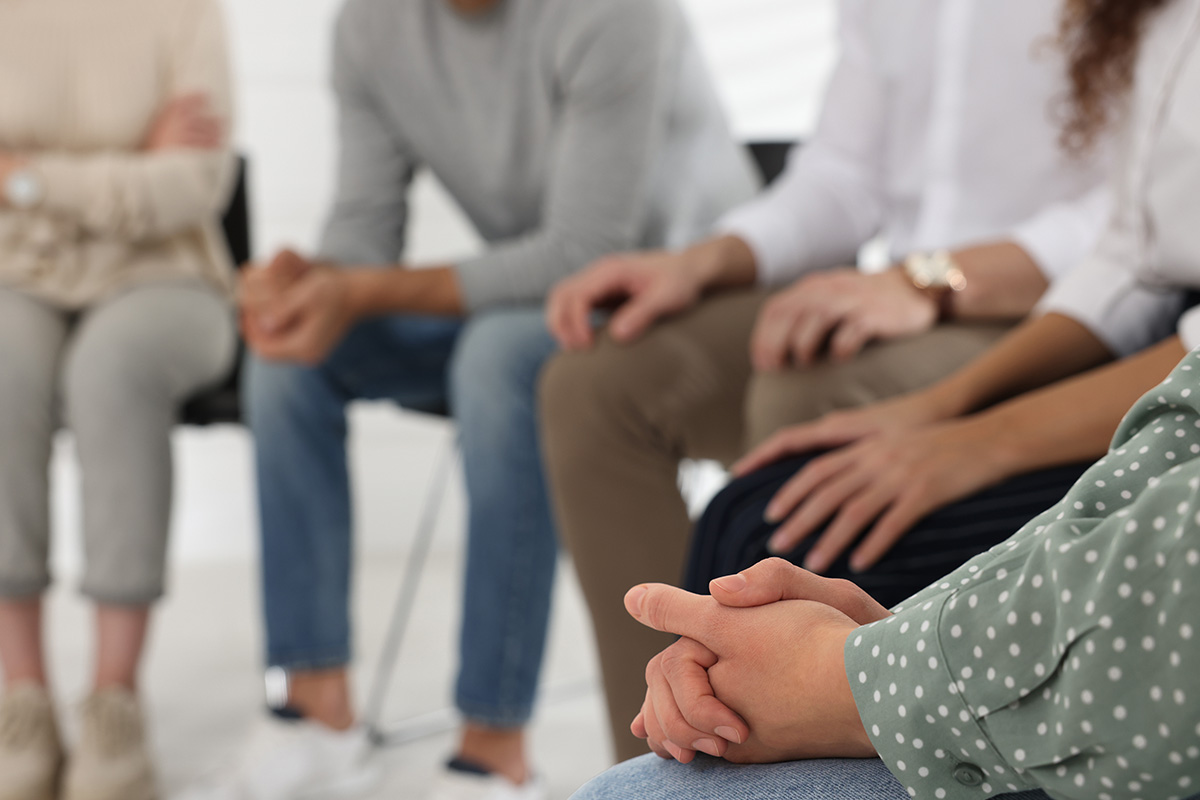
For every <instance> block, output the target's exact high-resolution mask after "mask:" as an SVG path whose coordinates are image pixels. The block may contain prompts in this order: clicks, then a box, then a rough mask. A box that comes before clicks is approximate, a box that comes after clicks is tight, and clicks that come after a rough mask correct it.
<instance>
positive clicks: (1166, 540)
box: [846, 353, 1200, 800]
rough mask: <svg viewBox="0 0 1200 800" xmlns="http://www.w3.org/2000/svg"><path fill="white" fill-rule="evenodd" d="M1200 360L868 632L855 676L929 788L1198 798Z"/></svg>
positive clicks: (905, 772) (978, 793)
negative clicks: (1023, 519)
mask: <svg viewBox="0 0 1200 800" xmlns="http://www.w3.org/2000/svg"><path fill="white" fill-rule="evenodd" d="M1198 374H1200V358H1198V357H1197V355H1196V354H1195V353H1193V354H1191V355H1189V356H1188V357H1187V358H1186V359H1185V360H1184V361H1183V362H1182V363H1181V365H1180V366H1179V367H1178V368H1177V369H1176V371H1175V372H1174V373H1173V374H1172V376H1171V377H1170V378H1168V379H1167V381H1166V382H1165V383H1164V384H1163V385H1161V386H1160V387H1158V388H1157V389H1156V390H1154V391H1152V392H1151V393H1150V394H1149V395H1147V396H1146V397H1145V398H1143V399H1142V400H1141V401H1140V402H1139V403H1138V405H1137V406H1135V408H1134V409H1133V410H1132V411H1131V412H1130V414H1129V415H1128V416H1127V417H1126V419H1125V421H1124V423H1123V424H1122V427H1121V430H1120V431H1119V432H1118V434H1117V436H1116V438H1115V440H1114V445H1113V448H1112V450H1111V451H1110V452H1109V454H1108V455H1107V456H1106V457H1105V458H1104V459H1102V460H1101V461H1099V462H1098V463H1097V464H1095V465H1094V466H1093V467H1092V468H1091V469H1090V470H1089V471H1088V472H1087V473H1086V474H1085V475H1084V476H1083V477H1082V478H1081V479H1080V480H1079V482H1078V483H1077V484H1076V485H1075V486H1074V487H1073V488H1072V490H1071V491H1070V492H1069V493H1068V494H1067V496H1066V497H1065V498H1064V499H1063V500H1062V501H1061V502H1060V503H1059V504H1058V505H1057V506H1055V507H1054V508H1052V509H1050V510H1049V511H1047V512H1045V513H1044V514H1042V515H1041V516H1039V517H1038V518H1036V519H1034V520H1033V521H1032V522H1030V523H1029V524H1028V525H1026V526H1025V527H1024V528H1022V529H1021V531H1019V532H1018V533H1017V534H1016V535H1015V536H1014V537H1013V538H1012V539H1010V540H1009V541H1007V542H1005V543H1003V544H1001V545H998V546H997V547H995V548H993V549H992V550H991V551H989V552H988V553H985V554H983V555H981V556H979V557H978V558H976V559H974V560H972V561H971V562H969V563H967V564H966V565H964V566H963V567H962V568H961V569H959V570H958V571H956V572H954V573H953V574H951V575H950V576H949V577H947V578H946V579H945V580H944V581H942V582H941V583H939V584H937V585H935V586H931V587H929V588H928V589H926V590H925V591H924V592H922V593H920V594H918V595H917V596H915V597H914V598H912V599H911V600H910V601H909V602H907V603H905V604H904V605H903V607H901V608H899V609H897V613H896V614H895V615H894V616H893V617H889V618H888V619H886V620H883V621H881V622H878V623H875V624H873V625H870V626H867V627H864V628H863V629H861V630H860V631H859V632H858V633H856V634H855V635H853V636H851V637H850V640H849V641H848V642H847V646H846V666H847V673H848V675H849V677H850V681H851V684H852V686H853V687H854V692H855V699H856V701H857V704H858V708H859V712H860V714H861V716H862V719H863V721H864V723H865V724H866V727H867V730H868V732H869V733H870V735H871V737H872V740H873V742H874V743H875V746H876V749H877V750H878V751H879V753H880V755H881V757H882V758H883V759H884V761H885V762H886V763H887V764H888V767H889V768H890V769H891V770H892V772H893V773H894V774H895V775H896V777H897V778H898V779H899V780H900V781H901V782H902V783H904V784H905V786H906V787H908V790H909V793H910V794H911V795H912V796H913V797H917V798H925V797H928V798H938V799H939V800H940V799H941V798H952V799H955V800H957V799H958V798H963V799H964V800H965V799H966V798H983V797H991V796H994V795H998V794H1004V793H1008V792H1013V791H1018V790H1026V789H1042V790H1044V791H1046V792H1047V793H1048V794H1050V795H1051V796H1052V797H1055V798H1079V799H1080V800H1083V798H1089V799H1094V798H1101V800H1112V799H1113V798H1137V797H1146V798H1149V797H1156V798H1168V797H1171V798H1182V797H1190V796H1192V795H1193V794H1195V793H1196V792H1197V791H1200V724H1198V723H1200V718H1198V717H1197V716H1196V713H1195V709H1196V701H1197V698H1200V636H1197V628H1198V627H1200V618H1198V617H1197V613H1196V609H1197V608H1200V403H1198V402H1197V401H1198V400H1200V396H1198V394H1197V393H1198V392H1200V388H1195V387H1197V380H1196V377H1197V375H1198Z"/></svg>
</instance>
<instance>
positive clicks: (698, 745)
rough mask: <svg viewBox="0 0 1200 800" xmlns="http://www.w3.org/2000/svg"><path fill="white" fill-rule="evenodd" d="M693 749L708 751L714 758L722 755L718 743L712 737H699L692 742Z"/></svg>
mask: <svg viewBox="0 0 1200 800" xmlns="http://www.w3.org/2000/svg"><path fill="white" fill-rule="evenodd" d="M692 749H693V750H699V751H700V752H701V753H708V754H709V755H710V756H712V757H713V758H720V757H721V751H720V750H718V749H717V743H716V742H714V741H713V740H712V739H697V740H696V741H694V742H692Z"/></svg>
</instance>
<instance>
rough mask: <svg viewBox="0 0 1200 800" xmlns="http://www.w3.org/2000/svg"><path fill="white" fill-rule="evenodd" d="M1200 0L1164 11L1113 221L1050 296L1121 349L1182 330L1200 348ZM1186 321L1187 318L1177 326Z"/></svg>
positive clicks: (1129, 124)
mask: <svg viewBox="0 0 1200 800" xmlns="http://www.w3.org/2000/svg"><path fill="white" fill-rule="evenodd" d="M1198 44H1200V0H1176V2H1175V3H1173V4H1171V5H1169V6H1167V7H1166V8H1165V9H1164V10H1162V11H1160V12H1159V14H1158V16H1157V17H1156V18H1155V20H1154V25H1153V26H1152V27H1151V28H1150V29H1149V30H1148V33H1147V36H1146V40H1145V41H1144V42H1143V43H1142V49H1141V58H1140V60H1139V62H1138V68H1137V76H1136V80H1135V86H1134V92H1133V98H1132V100H1131V103H1130V112H1131V113H1130V115H1129V117H1128V119H1127V121H1126V124H1125V130H1124V135H1123V137H1122V144H1123V147H1122V152H1121V154H1120V155H1119V156H1118V168H1117V169H1116V170H1115V172H1114V191H1113V197H1114V203H1115V208H1114V210H1113V215H1112V218H1111V220H1110V222H1109V225H1108V228H1107V230H1106V231H1105V232H1104V234H1103V235H1102V237H1101V239H1100V243H1099V244H1098V245H1097V247H1096V249H1095V251H1094V252H1093V253H1092V255H1091V256H1089V257H1088V258H1087V259H1085V260H1084V261H1083V262H1081V263H1080V264H1079V265H1078V266H1077V267H1076V268H1075V269H1074V270H1073V271H1072V272H1071V273H1070V274H1069V275H1068V276H1067V277H1066V278H1064V279H1063V280H1062V281H1060V282H1059V283H1058V284H1056V285H1055V286H1054V287H1053V288H1052V289H1051V291H1050V292H1048V293H1047V295H1046V297H1045V298H1044V299H1043V301H1042V304H1041V309H1042V310H1043V311H1055V312H1058V313H1060V314H1065V315H1067V316H1069V317H1072V318H1073V319H1076V320H1078V321H1079V322H1081V323H1083V324H1084V325H1086V326H1087V327H1088V328H1089V330H1091V331H1092V332H1093V333H1094V334H1096V336H1098V337H1099V338H1100V339H1101V340H1103V341H1104V342H1105V343H1107V344H1108V346H1109V348H1110V349H1112V351H1113V352H1114V353H1116V354H1117V355H1121V356H1124V355H1128V354H1130V353H1135V352H1137V351H1138V350H1141V349H1143V348H1145V347H1148V346H1149V345H1151V344H1154V343H1155V342H1157V341H1160V340H1161V339H1163V338H1165V337H1167V336H1169V335H1171V333H1172V332H1173V331H1175V330H1178V331H1179V334H1180V335H1181V336H1182V337H1183V341H1184V344H1185V345H1187V347H1188V348H1195V347H1197V346H1200V308H1197V309H1193V310H1191V311H1189V312H1188V313H1187V314H1185V315H1184V316H1183V318H1182V319H1178V315H1179V311H1180V310H1181V309H1182V308H1183V304H1184V301H1185V297H1186V294H1187V292H1188V290H1193V291H1194V290H1196V289H1200V47H1198ZM1177 320H1178V322H1177Z"/></svg>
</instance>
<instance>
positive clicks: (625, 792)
mask: <svg viewBox="0 0 1200 800" xmlns="http://www.w3.org/2000/svg"><path fill="white" fill-rule="evenodd" d="M673 771H674V770H672V769H671V766H670V765H668V764H667V763H666V762H664V761H663V760H662V759H660V758H659V757H658V756H656V755H644V756H641V757H639V758H634V759H631V760H629V761H623V762H622V763H620V764H617V765H616V766H615V767H612V768H610V769H608V770H605V771H604V772H602V773H600V774H599V775H597V776H596V777H595V778H593V779H592V780H590V781H588V782H587V783H586V784H584V785H583V787H582V788H580V789H579V791H577V792H575V794H573V795H571V800H639V798H650V797H654V798H671V797H685V796H688V795H687V794H686V792H687V789H686V788H685V787H683V786H680V787H678V794H676V793H675V792H674V791H672V788H673V787H672V779H673V778H674V776H673V775H671V774H669V773H671V772H673Z"/></svg>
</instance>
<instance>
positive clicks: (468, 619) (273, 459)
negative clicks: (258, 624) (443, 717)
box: [246, 309, 557, 727]
mask: <svg viewBox="0 0 1200 800" xmlns="http://www.w3.org/2000/svg"><path fill="white" fill-rule="evenodd" d="M555 349H556V345H555V344H554V341H553V339H552V338H551V337H550V334H549V333H548V332H547V331H546V328H545V325H544V323H543V320H542V313H541V310H540V309H537V310H534V309H516V310H503V311H495V312H489V313H486V314H481V315H478V316H476V317H473V318H472V319H471V320H470V321H468V322H466V323H462V322H460V321H457V320H450V319H446V318H437V317H420V316H411V315H410V316H395V317H388V318H384V319H379V320H372V321H369V322H365V323H362V324H360V325H359V326H357V327H356V328H354V329H353V330H352V331H351V332H350V333H349V334H348V335H347V337H346V338H345V340H344V341H343V342H342V343H341V345H340V346H339V347H338V348H337V349H336V350H335V351H334V352H333V354H332V355H331V356H330V357H329V359H328V360H326V362H325V363H323V364H321V365H319V366H317V367H311V368H310V367H304V366H298V365H294V364H281V363H271V362H264V361H260V360H258V359H255V358H251V359H250V361H249V364H248V371H247V384H246V385H247V407H248V408H247V416H248V419H249V424H250V427H251V430H252V431H253V433H254V437H255V441H256V446H257V473H258V494H259V513H260V518H261V536H262V583H263V605H264V609H265V614H266V631H267V662H268V664H269V665H270V666H274V667H282V668H284V669H287V670H292V671H295V670H314V669H329V668H335V667H342V666H345V665H346V664H348V663H349V662H350V658H351V623H350V615H349V597H350V585H351V561H352V540H353V536H352V530H353V522H352V519H351V503H350V478H349V473H348V471H347V464H346V405H347V404H348V403H349V402H350V401H352V400H355V399H359V398H362V399H388V400H393V401H395V402H397V403H399V404H400V405H402V406H406V407H408V408H412V409H416V410H437V409H441V408H445V407H446V406H447V405H448V406H449V408H450V410H451V411H452V412H453V416H454V418H455V420H456V421H457V423H458V429H459V436H460V440H461V446H462V453H463V466H464V472H465V475H466V487H467V499H468V504H469V510H468V536H467V564H466V578H465V581H464V584H463V585H464V599H463V623H462V637H461V645H460V647H461V653H460V655H461V666H460V671H459V678H458V683H457V688H456V702H457V704H458V707H459V709H460V710H461V711H462V712H463V713H464V714H465V715H466V717H467V718H468V719H471V720H472V721H475V722H479V723H481V724H485V725H489V726H495V727H517V726H520V725H522V724H524V723H525V722H526V721H527V720H528V719H529V716H530V714H531V712H532V707H533V699H534V695H535V693H536V688H537V681H538V673H539V671H540V668H541V662H542V653H543V650H544V648H545V639H546V630H547V626H548V621H549V612H550V595H551V589H552V586H553V582H554V569H555V565H556V561H557V539H556V536H555V532H554V528H553V524H552V521H551V516H550V509H549V500H548V498H547V494H546V487H545V483H544V479H543V476H542V468H541V457H540V450H539V446H538V430H537V419H536V408H535V402H536V396H537V395H536V387H537V379H538V374H539V373H540V371H541V367H542V364H543V363H544V362H545V361H546V360H547V359H549V357H550V356H551V355H552V354H553V353H554V351H555ZM399 457H403V456H402V455H401V456H399Z"/></svg>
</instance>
